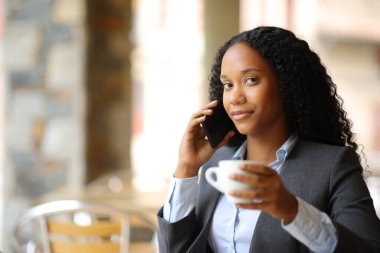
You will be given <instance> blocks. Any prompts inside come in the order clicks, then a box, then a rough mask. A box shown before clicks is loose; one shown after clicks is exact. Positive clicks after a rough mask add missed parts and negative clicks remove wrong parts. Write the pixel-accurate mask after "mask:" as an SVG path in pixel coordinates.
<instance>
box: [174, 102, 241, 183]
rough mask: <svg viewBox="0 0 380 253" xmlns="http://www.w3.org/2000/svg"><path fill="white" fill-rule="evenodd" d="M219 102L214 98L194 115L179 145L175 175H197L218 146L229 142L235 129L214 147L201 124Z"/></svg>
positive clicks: (178, 176) (185, 176) (184, 176)
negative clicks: (207, 138) (206, 137)
mask: <svg viewBox="0 0 380 253" xmlns="http://www.w3.org/2000/svg"><path fill="white" fill-rule="evenodd" d="M217 104H218V101H217V100H214V101H212V102H211V103H208V104H207V105H206V106H205V107H204V108H202V109H200V110H198V111H197V112H195V113H194V114H193V115H192V117H191V119H190V122H189V125H188V126H187V128H186V130H185V134H184V135H183V138H182V141H181V144H180V147H179V154H178V164H177V168H176V171H175V173H174V176H175V177H177V178H188V177H194V176H196V175H197V174H198V171H199V168H200V167H201V165H202V164H204V163H205V162H206V161H207V160H209V159H210V157H211V156H212V155H213V154H214V153H215V151H216V150H217V149H218V148H220V147H221V146H223V145H225V144H227V142H228V141H229V140H230V139H231V137H232V136H233V134H234V133H233V131H231V132H229V133H228V134H227V135H226V137H225V138H224V140H223V141H222V142H221V143H220V144H219V145H218V146H217V147H216V148H212V147H211V146H210V144H209V143H208V140H206V139H205V132H204V129H203V128H202V127H201V125H200V124H201V123H202V122H203V121H205V119H206V115H211V114H212V113H213V110H212V108H213V107H215V106H216V105H217Z"/></svg>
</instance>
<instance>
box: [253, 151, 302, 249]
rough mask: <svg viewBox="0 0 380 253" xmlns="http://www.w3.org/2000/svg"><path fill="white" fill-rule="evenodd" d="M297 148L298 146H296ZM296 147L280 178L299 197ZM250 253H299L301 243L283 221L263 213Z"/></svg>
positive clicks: (255, 231)
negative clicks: (286, 229)
mask: <svg viewBox="0 0 380 253" xmlns="http://www.w3.org/2000/svg"><path fill="white" fill-rule="evenodd" d="M296 146H297V144H296ZM296 146H295V147H294V148H293V151H292V153H291V154H290V155H289V157H288V159H287V160H286V161H285V163H284V164H283V167H282V170H281V173H280V177H281V180H282V182H283V183H284V185H285V187H286V188H287V189H288V190H289V191H290V192H292V193H293V194H296V195H297V192H298V190H297V189H295V186H296V184H294V183H293V182H294V180H295V175H297V173H298V170H299V169H301V168H300V166H297V163H296V162H295V160H294V159H293V158H294V156H295V155H296V153H297V150H296ZM249 252H250V253H256V252H279V253H280V252H299V243H298V241H297V240H295V239H294V238H293V237H292V236H291V235H290V234H289V233H288V232H286V231H285V230H284V229H283V228H282V226H281V221H280V220H278V219H276V218H273V217H272V216H270V215H269V214H266V213H264V212H261V213H260V215H259V218H258V220H257V224H256V227H255V230H254V233H253V237H252V240H251V245H250V250H249Z"/></svg>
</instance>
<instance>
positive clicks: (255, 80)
mask: <svg viewBox="0 0 380 253" xmlns="http://www.w3.org/2000/svg"><path fill="white" fill-rule="evenodd" d="M245 83H246V84H248V85H252V84H256V83H257V78H256V77H249V78H247V79H246V80H245Z"/></svg>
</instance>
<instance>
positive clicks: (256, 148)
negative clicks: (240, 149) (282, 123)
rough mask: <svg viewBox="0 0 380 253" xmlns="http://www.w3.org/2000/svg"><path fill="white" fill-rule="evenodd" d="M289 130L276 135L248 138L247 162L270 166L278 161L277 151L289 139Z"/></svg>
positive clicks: (277, 132)
mask: <svg viewBox="0 0 380 253" xmlns="http://www.w3.org/2000/svg"><path fill="white" fill-rule="evenodd" d="M289 135H290V132H289V131H288V129H283V131H276V134H266V135H255V136H250V135H248V136H247V155H246V156H247V157H246V159H247V160H252V161H258V162H262V163H265V164H270V163H272V162H274V161H276V159H277V158H276V151H277V150H278V149H279V148H280V147H281V146H282V144H284V143H285V141H286V140H287V139H288V137H289Z"/></svg>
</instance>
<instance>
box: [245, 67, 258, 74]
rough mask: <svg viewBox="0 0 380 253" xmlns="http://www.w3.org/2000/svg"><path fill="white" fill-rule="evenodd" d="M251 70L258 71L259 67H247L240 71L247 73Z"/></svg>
mask: <svg viewBox="0 0 380 253" xmlns="http://www.w3.org/2000/svg"><path fill="white" fill-rule="evenodd" d="M252 71H260V69H258V68H248V69H244V70H243V71H241V73H242V74H247V73H249V72H252Z"/></svg>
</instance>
